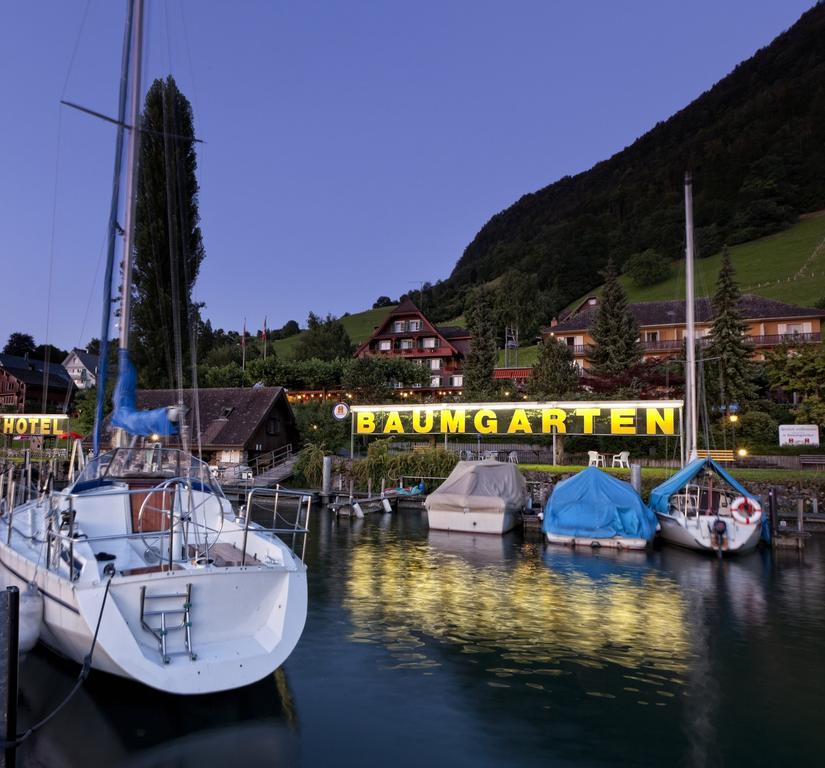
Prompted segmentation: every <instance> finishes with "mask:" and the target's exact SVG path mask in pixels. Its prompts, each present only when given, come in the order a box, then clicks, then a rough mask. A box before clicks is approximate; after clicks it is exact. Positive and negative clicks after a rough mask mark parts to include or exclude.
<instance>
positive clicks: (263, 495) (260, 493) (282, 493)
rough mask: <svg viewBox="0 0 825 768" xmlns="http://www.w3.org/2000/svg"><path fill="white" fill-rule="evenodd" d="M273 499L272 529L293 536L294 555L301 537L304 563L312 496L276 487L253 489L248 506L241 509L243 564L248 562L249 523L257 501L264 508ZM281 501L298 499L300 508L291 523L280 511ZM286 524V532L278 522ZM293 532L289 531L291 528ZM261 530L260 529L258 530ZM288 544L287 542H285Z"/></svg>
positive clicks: (291, 546) (292, 548)
mask: <svg viewBox="0 0 825 768" xmlns="http://www.w3.org/2000/svg"><path fill="white" fill-rule="evenodd" d="M268 499H272V529H268V530H274V529H278V530H280V531H281V532H282V533H284V532H285V533H287V535H289V536H291V539H292V541H291V543H290V549H291V550H292V553H293V554H294V555H297V554H298V552H297V544H298V537H301V555H300V560H301V562H304V559H305V557H306V547H307V534H308V533H309V518H310V515H311V513H312V496H311V495H308V494H305V493H301V492H300V491H293V490H290V489H288V488H282V487H281V486H280V485H276V486H275V487H274V488H252V489H251V490H250V491H249V493H248V494H247V497H246V504H245V505H244V506H243V507H242V508H241V514H242V515H243V518H244V534H243V549H242V551H243V555H242V558H243V559H242V562H245V560H246V540H247V536H248V534H249V523H250V521H251V519H252V509H253V506H254V504H255V502H256V501H257V502H258V503H259V504H260V505H262V506H263V502H264V501H265V500H268ZM281 499H297V500H298V507H297V509H296V510H295V518H294V520H292V521H290V520H288V519H287V518H286V517H284V516H283V515H282V514H281V513H280V512H279V511H278V504H279V502H280V501H281ZM304 505H306V513H305V515H304V518H303V525H301V512H302V510H303V509H304ZM279 521H282V522H284V523H286V530H284V529H282V528H279V527H278V522H279ZM290 525H291V526H292V527H291V530H290V529H289V526H290ZM257 530H259V529H257ZM284 543H286V541H285V542H284Z"/></svg>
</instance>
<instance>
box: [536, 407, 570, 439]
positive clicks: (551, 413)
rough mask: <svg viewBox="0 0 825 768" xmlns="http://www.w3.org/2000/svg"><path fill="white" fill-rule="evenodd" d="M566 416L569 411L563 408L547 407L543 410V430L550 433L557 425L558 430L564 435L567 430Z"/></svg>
mask: <svg viewBox="0 0 825 768" xmlns="http://www.w3.org/2000/svg"><path fill="white" fill-rule="evenodd" d="M566 418H567V413H565V412H564V411H563V410H562V409H561V408H545V409H544V410H543V411H542V412H541V431H542V432H545V433H548V434H549V433H550V432H552V431H553V428H554V427H555V430H556V432H558V433H559V434H562V435H563V434H564V433H565V432H567V424H565V423H564V420H565V419H566Z"/></svg>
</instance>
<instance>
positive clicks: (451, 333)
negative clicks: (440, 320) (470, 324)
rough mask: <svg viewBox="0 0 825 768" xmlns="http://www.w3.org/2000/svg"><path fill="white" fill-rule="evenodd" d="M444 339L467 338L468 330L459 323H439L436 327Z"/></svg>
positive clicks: (468, 336) (468, 335)
mask: <svg viewBox="0 0 825 768" xmlns="http://www.w3.org/2000/svg"><path fill="white" fill-rule="evenodd" d="M436 330H437V331H438V332H439V333H440V334H441V335H442V336H443V337H444V338H445V339H464V338H466V339H469V338H470V332H469V331H468V330H467V329H466V328H462V327H461V326H460V325H439V326H438V328H437V329H436Z"/></svg>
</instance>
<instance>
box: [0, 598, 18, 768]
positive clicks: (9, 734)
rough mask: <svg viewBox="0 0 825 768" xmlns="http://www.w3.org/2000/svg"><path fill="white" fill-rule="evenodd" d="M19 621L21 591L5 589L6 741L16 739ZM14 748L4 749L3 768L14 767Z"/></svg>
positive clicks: (1, 657)
mask: <svg viewBox="0 0 825 768" xmlns="http://www.w3.org/2000/svg"><path fill="white" fill-rule="evenodd" d="M19 620H20V592H19V591H18V589H17V587H6V589H5V590H4V591H3V592H2V593H0V702H2V706H3V712H2V727H3V737H4V738H5V740H6V742H7V743H8V742H10V741H14V740H15V739H16V738H17V664H18V648H17V643H18V637H19V631H20V629H19ZM16 754H17V751H16V747H7V748H6V749H5V753H4V757H5V762H4V765H5V768H14V766H15V760H16Z"/></svg>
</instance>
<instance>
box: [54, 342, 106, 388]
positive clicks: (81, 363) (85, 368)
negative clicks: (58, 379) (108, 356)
mask: <svg viewBox="0 0 825 768" xmlns="http://www.w3.org/2000/svg"><path fill="white" fill-rule="evenodd" d="M99 363H100V355H93V354H91V353H90V352H87V351H86V350H85V349H78V348H77V347H75V348H74V349H73V350H72V351H71V352H69V354H68V356H67V357H66V359H65V360H64V361H63V367H64V368H65V369H66V372H67V373H68V374H69V377H70V378H71V380H72V381H73V382H74V385H75V386H76V387H77V388H78V389H91V388H92V387H95V386H97V366H98V365H99Z"/></svg>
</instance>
